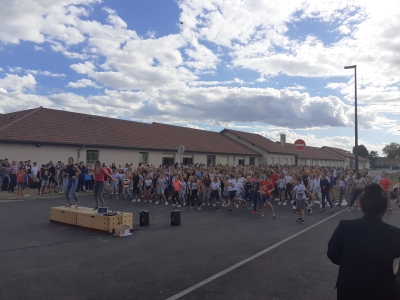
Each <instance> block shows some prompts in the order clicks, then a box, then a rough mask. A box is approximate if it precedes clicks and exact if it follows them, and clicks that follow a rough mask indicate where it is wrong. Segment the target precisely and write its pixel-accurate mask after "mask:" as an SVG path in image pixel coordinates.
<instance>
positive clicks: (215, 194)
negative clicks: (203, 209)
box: [208, 176, 221, 210]
mask: <svg viewBox="0 0 400 300" xmlns="http://www.w3.org/2000/svg"><path fill="white" fill-rule="evenodd" d="M220 187H221V185H220V183H219V179H218V178H217V176H214V177H213V180H212V182H211V189H212V191H211V197H210V204H209V205H208V207H211V206H216V209H215V210H219V207H218V200H219V191H220ZM214 200H215V204H214V205H213V204H212V203H213V201H214Z"/></svg>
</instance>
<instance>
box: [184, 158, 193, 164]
mask: <svg viewBox="0 0 400 300" xmlns="http://www.w3.org/2000/svg"><path fill="white" fill-rule="evenodd" d="M182 163H183V164H184V165H191V164H193V157H184V158H183V159H182Z"/></svg>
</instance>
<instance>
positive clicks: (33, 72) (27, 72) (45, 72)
mask: <svg viewBox="0 0 400 300" xmlns="http://www.w3.org/2000/svg"><path fill="white" fill-rule="evenodd" d="M25 73H26V74H34V75H43V76H50V77H65V76H66V75H65V74H61V73H52V72H50V71H41V70H25Z"/></svg>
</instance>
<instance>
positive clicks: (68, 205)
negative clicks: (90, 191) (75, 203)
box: [64, 203, 72, 207]
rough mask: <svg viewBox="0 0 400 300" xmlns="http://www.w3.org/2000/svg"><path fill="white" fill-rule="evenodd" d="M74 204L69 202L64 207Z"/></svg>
mask: <svg viewBox="0 0 400 300" xmlns="http://www.w3.org/2000/svg"><path fill="white" fill-rule="evenodd" d="M71 206H72V204H71V203H68V204H67V205H65V206H64V207H71Z"/></svg>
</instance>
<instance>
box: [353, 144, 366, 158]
mask: <svg viewBox="0 0 400 300" xmlns="http://www.w3.org/2000/svg"><path fill="white" fill-rule="evenodd" d="M353 153H356V146H354V147H353ZM358 155H359V156H361V157H364V158H368V155H369V152H368V149H367V147H365V146H364V145H358Z"/></svg>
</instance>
